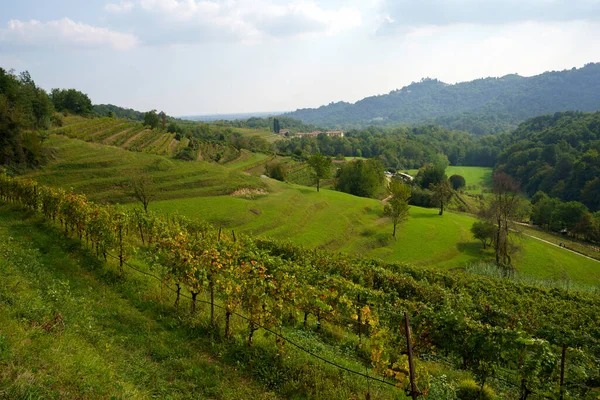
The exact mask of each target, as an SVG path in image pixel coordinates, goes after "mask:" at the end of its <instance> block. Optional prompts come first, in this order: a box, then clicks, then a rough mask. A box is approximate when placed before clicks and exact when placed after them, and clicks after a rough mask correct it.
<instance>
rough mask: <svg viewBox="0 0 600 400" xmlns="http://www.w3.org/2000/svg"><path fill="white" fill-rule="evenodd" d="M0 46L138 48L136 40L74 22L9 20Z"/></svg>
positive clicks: (133, 37)
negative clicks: (2, 44) (3, 44)
mask: <svg viewBox="0 0 600 400" xmlns="http://www.w3.org/2000/svg"><path fill="white" fill-rule="evenodd" d="M0 43H5V44H8V45H9V46H15V47H17V46H34V47H35V46H56V45H60V46H76V47H102V46H109V47H112V48H114V49H118V50H126V49H130V48H133V47H135V46H136V45H137V43H138V39H137V38H136V37H135V36H133V35H131V34H127V33H121V32H115V31H112V30H109V29H106V28H98V27H95V26H91V25H87V24H83V23H77V22H74V21H73V20H71V19H69V18H63V19H60V20H55V21H48V22H40V21H37V20H34V19H32V20H30V21H20V20H17V19H13V20H10V21H8V24H7V27H6V28H4V29H0Z"/></svg>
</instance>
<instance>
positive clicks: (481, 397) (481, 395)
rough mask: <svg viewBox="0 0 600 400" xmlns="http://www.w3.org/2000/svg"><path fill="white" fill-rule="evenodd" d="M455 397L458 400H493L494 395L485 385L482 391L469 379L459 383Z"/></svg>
mask: <svg viewBox="0 0 600 400" xmlns="http://www.w3.org/2000/svg"><path fill="white" fill-rule="evenodd" d="M456 397H457V398H458V399H459V400H495V399H496V393H495V392H494V390H493V389H492V388H490V387H489V386H487V385H486V386H484V387H483V390H482V389H481V388H480V387H479V385H478V384H477V383H476V382H475V381H474V380H472V379H469V380H464V381H461V382H460V383H459V385H458V388H457V389H456Z"/></svg>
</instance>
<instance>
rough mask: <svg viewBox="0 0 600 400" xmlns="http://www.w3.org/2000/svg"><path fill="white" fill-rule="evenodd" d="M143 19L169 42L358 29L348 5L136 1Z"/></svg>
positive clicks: (356, 16) (298, 1) (302, 0)
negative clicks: (330, 6)
mask: <svg viewBox="0 0 600 400" xmlns="http://www.w3.org/2000/svg"><path fill="white" fill-rule="evenodd" d="M138 4H139V6H140V8H141V10H143V11H144V12H145V13H144V14H145V16H146V17H150V18H151V19H152V21H153V22H154V23H157V24H159V25H160V26H161V28H162V29H163V30H165V31H169V33H168V34H167V36H166V37H162V38H157V39H162V40H163V41H169V42H178V41H181V42H190V41H192V42H199V41H210V40H215V39H217V40H222V39H226V40H244V41H256V40H260V39H265V38H284V37H292V36H300V35H334V34H337V33H340V32H343V31H347V30H350V29H353V28H356V27H358V26H360V25H361V23H362V20H361V14H360V12H359V11H358V10H356V9H355V8H351V7H339V8H334V9H326V8H324V7H322V6H320V5H319V4H317V3H316V2H315V1H311V0H293V1H291V2H289V3H287V4H282V3H278V2H277V1H276V0H225V1H218V0H139V3H138Z"/></svg>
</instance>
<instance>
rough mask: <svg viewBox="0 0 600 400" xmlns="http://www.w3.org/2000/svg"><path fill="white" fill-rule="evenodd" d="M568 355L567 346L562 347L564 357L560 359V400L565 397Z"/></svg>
mask: <svg viewBox="0 0 600 400" xmlns="http://www.w3.org/2000/svg"><path fill="white" fill-rule="evenodd" d="M566 354H567V346H565V345H564V344H563V346H562V356H561V359H560V400H563V398H564V396H565V388H564V384H565V358H566Z"/></svg>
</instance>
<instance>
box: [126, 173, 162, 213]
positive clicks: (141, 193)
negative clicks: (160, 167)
mask: <svg viewBox="0 0 600 400" xmlns="http://www.w3.org/2000/svg"><path fill="white" fill-rule="evenodd" d="M131 189H132V190H133V195H134V196H135V198H136V199H138V200H139V201H140V203H142V206H143V207H144V211H148V204H150V201H151V200H152V199H153V198H154V195H155V190H156V189H155V186H154V182H153V180H152V177H151V176H150V175H148V174H146V173H140V174H137V175H136V176H134V177H133V178H131Z"/></svg>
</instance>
